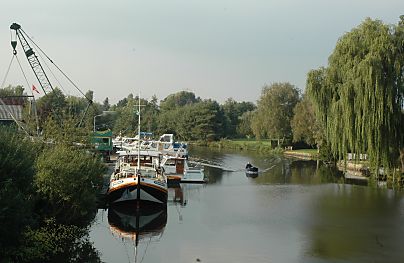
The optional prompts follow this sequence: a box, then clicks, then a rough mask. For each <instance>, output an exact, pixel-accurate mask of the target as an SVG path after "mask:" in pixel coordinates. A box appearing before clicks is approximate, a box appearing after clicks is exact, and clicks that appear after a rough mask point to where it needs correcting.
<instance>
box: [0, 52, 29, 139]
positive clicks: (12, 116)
mask: <svg viewBox="0 0 404 263" xmlns="http://www.w3.org/2000/svg"><path fill="white" fill-rule="evenodd" d="M13 60H14V55H13V57H12V58H11V61H10V64H9V65H8V69H7V72H6V75H5V76H4V79H3V83H2V84H1V87H3V86H4V83H5V82H6V79H7V76H8V73H9V72H10V68H11V64H12V63H13ZM0 103H1V104H3V106H4V108H5V110H6V111H7V113H8V114H10V116H11V118H12V119H13V121H14V122H15V123H16V124H17V125H18V127H20V128H21V129H22V130H23V131H24V132H25V133H26V134H27V135H28V136H30V134H29V133H28V132H27V131H26V130H25V129H24V127H23V126H22V125H21V124H20V123H19V122H18V121H17V119H16V118H15V116H14V114H13V113H12V112H11V111H10V109H9V108H8V107H7V106H9V105H7V104H6V103H5V102H4V101H3V99H2V98H0Z"/></svg>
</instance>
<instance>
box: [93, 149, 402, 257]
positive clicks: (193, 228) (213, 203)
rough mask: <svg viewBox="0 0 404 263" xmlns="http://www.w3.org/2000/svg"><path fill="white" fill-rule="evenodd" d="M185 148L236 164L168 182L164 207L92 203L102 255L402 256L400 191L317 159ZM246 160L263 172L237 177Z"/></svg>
mask: <svg viewBox="0 0 404 263" xmlns="http://www.w3.org/2000/svg"><path fill="white" fill-rule="evenodd" d="M191 155H192V156H193V157H199V158H203V159H205V160H209V161H213V162H215V163H216V164H221V165H223V166H225V167H228V168H232V169H234V170H238V171H236V172H223V171H221V170H218V169H215V168H206V169H205V173H206V174H207V176H208V177H209V179H210V181H209V183H208V184H206V185H182V186H181V188H171V189H169V190H170V191H169V203H168V205H167V210H164V209H163V210H162V211H146V212H144V214H142V215H136V214H134V213H131V212H130V211H127V210H125V209H124V210H122V211H108V210H99V212H98V214H97V217H96V221H95V223H94V224H93V225H92V227H91V231H90V238H91V241H93V242H94V246H95V247H96V248H97V249H98V250H99V252H100V253H101V259H102V260H103V261H105V262H135V261H136V262H198V261H199V262H404V195H403V194H401V193H397V192H393V191H391V190H386V189H376V188H372V187H366V186H358V185H350V184H344V180H343V178H342V177H341V176H338V175H337V174H336V172H335V171H334V170H330V169H329V168H327V167H324V166H321V165H318V164H317V163H316V162H308V161H297V160H295V161H294V160H292V159H284V158H280V157H274V156H263V155H253V154H251V153H245V152H223V151H214V150H209V149H204V148H202V149H198V148H197V149H193V150H192V151H191ZM247 161H250V162H251V163H253V164H254V165H256V166H258V167H259V168H260V170H261V171H264V172H262V173H261V174H260V175H259V176H258V177H257V178H248V177H246V175H245V173H244V170H243V167H244V165H245V163H246V162H247ZM136 229H141V231H140V233H138V232H136ZM136 234H137V235H138V236H137V238H136ZM136 240H138V245H137V247H136V248H135V243H136Z"/></svg>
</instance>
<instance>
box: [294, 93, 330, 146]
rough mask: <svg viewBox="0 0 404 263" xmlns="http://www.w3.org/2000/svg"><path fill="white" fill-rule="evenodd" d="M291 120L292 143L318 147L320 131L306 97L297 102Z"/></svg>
mask: <svg viewBox="0 0 404 263" xmlns="http://www.w3.org/2000/svg"><path fill="white" fill-rule="evenodd" d="M293 113H294V115H293V118H292V121H291V127H292V132H293V141H294V142H298V141H304V142H306V143H307V144H309V145H312V146H313V145H315V144H317V146H318V147H319V146H320V145H321V142H322V138H323V136H322V134H323V132H322V129H321V125H320V122H319V121H318V120H317V118H316V115H315V112H314V109H313V105H312V103H311V101H310V100H309V98H308V97H307V96H303V99H302V100H301V101H300V102H298V103H297V104H296V106H295V108H294V109H293Z"/></svg>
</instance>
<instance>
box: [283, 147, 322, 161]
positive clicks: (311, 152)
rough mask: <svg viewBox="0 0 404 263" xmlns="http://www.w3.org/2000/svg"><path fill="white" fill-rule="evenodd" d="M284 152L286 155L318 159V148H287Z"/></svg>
mask: <svg viewBox="0 0 404 263" xmlns="http://www.w3.org/2000/svg"><path fill="white" fill-rule="evenodd" d="M283 154H284V155H286V156H292V157H296V158H301V159H308V160H315V159H318V152H317V149H299V150H285V151H284V152H283Z"/></svg>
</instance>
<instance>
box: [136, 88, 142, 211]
mask: <svg viewBox="0 0 404 263" xmlns="http://www.w3.org/2000/svg"><path fill="white" fill-rule="evenodd" d="M138 97H139V105H138V112H137V115H138V124H137V135H138V145H137V176H136V177H137V186H136V188H137V196H136V199H137V209H139V208H140V176H141V175H140V91H139V95H138Z"/></svg>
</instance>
